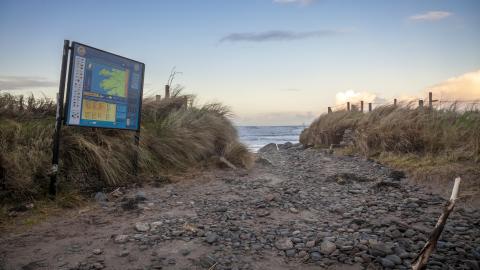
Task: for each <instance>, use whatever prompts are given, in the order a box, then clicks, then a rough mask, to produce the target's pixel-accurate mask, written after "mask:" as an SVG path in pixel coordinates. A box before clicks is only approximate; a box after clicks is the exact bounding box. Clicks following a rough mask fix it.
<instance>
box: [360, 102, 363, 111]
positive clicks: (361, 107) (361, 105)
mask: <svg viewBox="0 0 480 270" xmlns="http://www.w3.org/2000/svg"><path fill="white" fill-rule="evenodd" d="M360 111H361V112H363V100H361V101H360Z"/></svg>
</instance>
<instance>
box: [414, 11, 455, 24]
mask: <svg viewBox="0 0 480 270" xmlns="http://www.w3.org/2000/svg"><path fill="white" fill-rule="evenodd" d="M452 15H453V13H451V12H448V11H428V12H426V13H422V14H416V15H413V16H410V17H408V19H409V20H410V21H416V22H422V21H430V22H432V21H439V20H443V19H446V18H448V17H450V16H452Z"/></svg>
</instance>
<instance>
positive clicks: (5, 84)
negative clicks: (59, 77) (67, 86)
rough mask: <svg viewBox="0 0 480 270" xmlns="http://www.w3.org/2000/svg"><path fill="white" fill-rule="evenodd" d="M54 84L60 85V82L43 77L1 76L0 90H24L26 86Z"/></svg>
mask: <svg viewBox="0 0 480 270" xmlns="http://www.w3.org/2000/svg"><path fill="white" fill-rule="evenodd" d="M54 86H58V83H57V82H55V81H50V80H47V79H46V78H42V77H28V76H0V90H22V89H25V88H36V87H54ZM30 90H31V89H30Z"/></svg>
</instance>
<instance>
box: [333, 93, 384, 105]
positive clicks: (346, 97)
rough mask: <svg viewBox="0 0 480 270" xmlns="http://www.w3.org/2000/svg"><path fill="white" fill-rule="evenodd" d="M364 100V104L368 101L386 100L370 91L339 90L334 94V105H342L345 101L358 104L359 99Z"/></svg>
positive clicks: (382, 101)
mask: <svg viewBox="0 0 480 270" xmlns="http://www.w3.org/2000/svg"><path fill="white" fill-rule="evenodd" d="M362 100H363V102H364V105H365V106H367V105H366V104H368V103H377V104H380V103H385V102H386V100H385V99H384V98H381V97H379V96H378V95H377V94H375V93H372V92H367V91H363V92H355V90H347V91H344V92H339V93H337V94H336V95H335V105H337V106H338V105H343V104H345V103H347V102H350V104H357V103H358V104H359V103H360V101H362Z"/></svg>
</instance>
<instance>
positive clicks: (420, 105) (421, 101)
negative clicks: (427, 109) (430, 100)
mask: <svg viewBox="0 0 480 270" xmlns="http://www.w3.org/2000/svg"><path fill="white" fill-rule="evenodd" d="M418 107H419V108H423V99H420V100H418Z"/></svg>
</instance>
